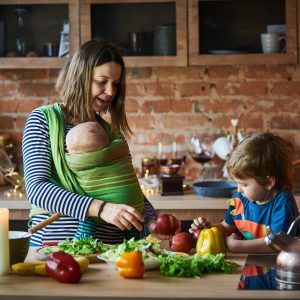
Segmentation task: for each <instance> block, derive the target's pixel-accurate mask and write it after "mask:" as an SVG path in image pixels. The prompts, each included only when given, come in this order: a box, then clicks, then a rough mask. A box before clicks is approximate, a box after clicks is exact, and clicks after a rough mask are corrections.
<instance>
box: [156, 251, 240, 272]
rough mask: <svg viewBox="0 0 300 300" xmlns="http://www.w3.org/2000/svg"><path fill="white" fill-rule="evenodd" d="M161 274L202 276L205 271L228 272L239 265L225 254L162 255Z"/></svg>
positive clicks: (160, 258)
mask: <svg viewBox="0 0 300 300" xmlns="http://www.w3.org/2000/svg"><path fill="white" fill-rule="evenodd" d="M159 260H160V263H161V265H160V274H161V275H164V276H169V277H201V276H202V275H203V274H205V273H211V272H223V273H226V274H230V273H232V271H233V270H234V269H235V268H237V267H238V266H239V265H238V264H236V263H235V262H233V261H230V260H226V259H225V254H224V253H220V254H217V255H212V254H209V253H208V254H205V255H204V256H199V255H198V254H194V255H192V256H180V255H169V256H160V257H159Z"/></svg>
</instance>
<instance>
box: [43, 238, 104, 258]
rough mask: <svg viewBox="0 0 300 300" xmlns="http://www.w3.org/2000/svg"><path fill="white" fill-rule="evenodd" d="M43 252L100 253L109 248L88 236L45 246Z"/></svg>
mask: <svg viewBox="0 0 300 300" xmlns="http://www.w3.org/2000/svg"><path fill="white" fill-rule="evenodd" d="M43 249H44V253H45V254H46V255H47V254H51V253H52V252H54V251H63V252H66V253H68V254H71V255H79V254H81V255H89V254H94V253H102V252H104V251H106V250H107V249H109V246H107V245H105V244H104V243H103V242H102V241H99V240H98V239H94V238H93V237H89V238H87V239H79V240H71V239H66V240H64V241H61V242H59V243H58V244H57V246H55V247H53V246H49V247H45V248H43Z"/></svg>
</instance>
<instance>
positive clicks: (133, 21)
mask: <svg viewBox="0 0 300 300" xmlns="http://www.w3.org/2000/svg"><path fill="white" fill-rule="evenodd" d="M91 19H92V37H93V38H95V37H100V38H105V39H108V40H111V41H112V42H114V43H115V44H117V45H119V46H120V47H121V48H122V49H123V52H124V53H123V54H124V55H126V56H131V55H133V56H136V55H141V56H145V55H153V54H154V47H153V45H154V36H155V31H157V28H158V27H159V26H168V28H172V34H171V37H170V39H171V40H172V42H173V43H174V44H175V45H174V48H175V47H176V30H175V28H176V4H175V2H161V3H113V4H94V5H91ZM132 32H138V33H140V36H141V41H140V43H141V51H140V52H139V53H133V51H132V48H131V47H130V43H129V34H130V33H132ZM164 42H167V39H164ZM171 55H176V49H175V50H174V53H172V54H171Z"/></svg>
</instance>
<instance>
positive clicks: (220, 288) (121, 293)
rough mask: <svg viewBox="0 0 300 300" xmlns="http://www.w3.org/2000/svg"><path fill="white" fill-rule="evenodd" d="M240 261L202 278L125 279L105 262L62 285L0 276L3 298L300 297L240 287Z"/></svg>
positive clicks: (42, 279)
mask: <svg viewBox="0 0 300 300" xmlns="http://www.w3.org/2000/svg"><path fill="white" fill-rule="evenodd" d="M229 258H230V259H232V260H234V261H236V262H238V263H239V264H240V265H241V267H239V268H238V269H237V270H236V271H235V272H234V273H233V274H229V275H227V274H222V273H218V274H217V273H214V274H206V275H204V276H203V277H202V278H169V277H163V276H161V275H160V274H159V271H158V270H154V271H147V272H146V273H145V276H144V278H143V279H124V278H122V277H121V276H119V275H118V273H117V272H116V270H115V269H113V268H112V267H111V266H108V265H106V264H105V263H99V264H90V265H89V269H88V270H87V272H86V273H85V274H84V275H83V277H82V279H81V281H80V283H79V284H62V283H58V282H56V281H55V280H53V279H52V278H48V277H40V276H19V275H14V274H10V275H6V276H0V299H10V300H15V299H18V300H27V299H28V300H32V299H36V298H38V299H40V300H51V299H53V300H60V299H62V300H63V299H64V300H69V299H70V300H71V299H72V300H74V299H75V300H83V299H96V298H97V299H115V300H117V299H141V300H151V299H153V300H157V299H161V300H162V299H164V300H167V299H172V300H174V299H181V300H183V299H210V300H213V299H299V291H271V290H259V291H257V290H255V291H254V290H252V291H251V290H237V285H238V282H239V279H240V274H241V270H242V266H243V265H244V262H245V259H246V256H245V255H235V256H229Z"/></svg>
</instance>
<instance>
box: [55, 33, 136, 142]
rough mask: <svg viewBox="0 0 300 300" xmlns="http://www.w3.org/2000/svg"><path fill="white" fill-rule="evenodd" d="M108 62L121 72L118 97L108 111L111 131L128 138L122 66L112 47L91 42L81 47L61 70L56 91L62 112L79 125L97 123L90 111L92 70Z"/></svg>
mask: <svg viewBox="0 0 300 300" xmlns="http://www.w3.org/2000/svg"><path fill="white" fill-rule="evenodd" d="M109 62H115V63H117V64H119V65H120V66H121V69H122V71H121V78H120V84H119V88H118V91H117V94H116V95H115V96H114V98H113V100H112V102H111V103H110V105H109V109H108V110H109V113H110V116H111V127H112V131H113V132H120V133H122V134H124V135H125V136H127V137H128V136H129V135H130V134H132V131H131V129H130V127H129V125H128V122H127V118H126V113H125V93H126V82H125V64H124V60H123V58H122V55H121V53H120V50H119V49H118V48H117V47H116V46H114V45H113V44H112V43H110V42H108V41H105V40H100V39H94V40H90V41H88V42H86V43H84V44H83V45H81V47H80V48H79V49H78V51H77V52H76V53H75V54H74V56H73V57H72V59H71V60H70V61H69V62H68V63H67V64H66V65H65V66H64V67H63V68H62V70H61V72H60V74H59V76H58V79H57V82H56V90H57V92H58V93H59V96H60V100H61V102H62V104H63V108H64V110H65V112H66V113H67V114H68V115H70V116H71V117H73V118H75V119H77V120H78V121H79V123H82V122H86V121H91V120H98V119H99V115H97V114H96V113H95V111H94V110H93V105H92V99H91V94H90V91H91V85H92V80H93V72H94V68H95V67H98V66H101V65H103V64H105V63H109Z"/></svg>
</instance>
